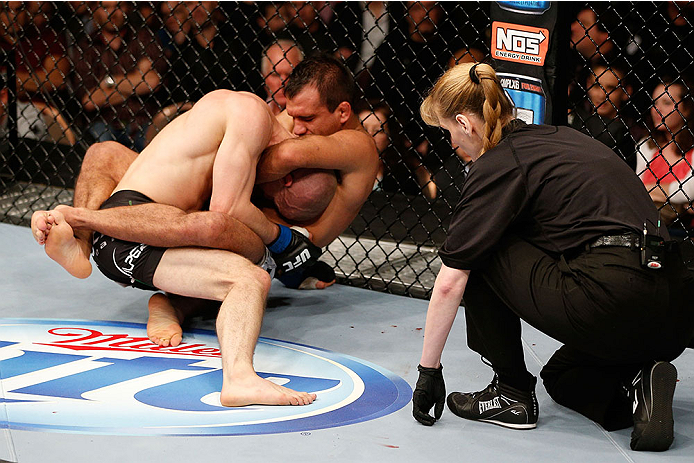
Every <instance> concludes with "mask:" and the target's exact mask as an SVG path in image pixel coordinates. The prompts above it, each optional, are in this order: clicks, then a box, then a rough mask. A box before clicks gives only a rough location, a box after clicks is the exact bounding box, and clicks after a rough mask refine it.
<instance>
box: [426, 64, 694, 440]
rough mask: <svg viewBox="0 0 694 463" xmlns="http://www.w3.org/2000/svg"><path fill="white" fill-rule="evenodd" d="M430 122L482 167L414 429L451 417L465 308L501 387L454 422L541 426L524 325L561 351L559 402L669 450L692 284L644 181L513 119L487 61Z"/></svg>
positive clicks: (457, 225) (466, 207) (446, 272)
mask: <svg viewBox="0 0 694 463" xmlns="http://www.w3.org/2000/svg"><path fill="white" fill-rule="evenodd" d="M421 114H422V118H423V119H424V122H426V123H427V124H429V125H432V126H439V127H442V128H443V129H445V130H447V131H448V132H450V136H451V143H452V144H453V145H457V146H459V147H460V148H461V149H463V150H464V151H465V152H466V153H467V154H468V155H470V156H471V157H472V159H473V161H474V162H473V164H472V167H471V168H470V171H469V174H468V177H467V179H466V181H465V184H464V186H463V190H462V193H461V199H460V202H459V203H458V205H457V206H456V209H455V212H454V214H453V217H452V219H451V224H450V227H449V230H448V235H447V239H446V241H445V243H444V244H443V246H442V248H441V250H440V253H439V254H440V257H441V260H442V262H443V265H442V267H441V271H440V272H439V274H438V276H437V278H436V283H435V285H434V290H433V293H432V296H431V301H430V303H429V308H428V312H427V318H426V330H425V336H424V345H423V349H422V357H421V360H420V365H419V367H418V369H419V372H420V373H419V379H418V381H417V385H416V388H415V391H414V395H413V414H414V417H415V418H416V419H417V420H418V421H419V422H421V423H422V424H425V425H432V424H434V422H435V421H436V420H437V419H439V418H440V417H441V414H442V412H443V403H444V398H445V395H446V391H445V385H444V380H443V374H442V370H443V367H442V366H441V353H442V351H443V348H444V345H445V342H446V338H447V337H448V334H449V331H450V328H451V325H452V323H453V320H454V318H455V316H456V313H457V311H458V306H459V305H460V302H461V299H463V301H464V306H465V320H466V324H467V340H468V346H469V347H470V348H471V349H472V350H474V351H476V352H478V353H479V354H480V355H481V356H482V358H483V360H486V362H488V363H489V364H490V365H491V367H492V368H493V370H494V377H493V379H492V382H491V384H489V386H487V387H486V388H485V389H483V390H481V391H479V392H474V393H460V392H453V393H451V394H450V395H449V396H448V399H447V404H448V408H449V409H450V410H451V411H452V412H453V413H455V414H456V415H458V416H460V417H462V418H466V419H470V420H477V421H484V422H489V423H493V424H497V425H501V426H505V427H509V428H515V429H530V428H534V427H535V426H536V424H537V420H538V415H539V410H538V403H537V399H536V397H535V384H536V381H537V380H536V378H535V377H534V376H533V375H532V374H530V373H529V372H528V370H527V368H526V365H525V360H524V356H523V347H522V344H521V323H520V320H521V319H523V320H525V321H526V322H527V323H529V324H530V325H532V326H534V327H535V328H537V329H539V330H540V331H542V332H543V333H545V334H547V335H549V336H551V337H552V338H554V339H557V340H558V341H560V342H561V343H562V344H563V346H562V347H561V348H560V349H559V350H557V351H556V352H555V353H554V355H553V356H552V358H551V359H550V360H549V361H548V362H547V364H546V365H545V366H544V368H543V369H542V372H541V377H542V380H543V381H544V386H545V388H546V389H547V392H548V393H549V395H550V396H551V397H552V398H553V399H554V400H555V401H556V402H558V403H560V404H562V405H564V406H566V407H569V408H571V409H573V410H575V411H577V412H579V413H581V414H583V415H585V416H586V417H588V418H590V419H592V420H594V421H595V422H597V423H599V424H600V425H602V426H603V427H604V428H605V429H606V430H617V429H623V428H627V427H631V426H633V427H634V430H633V432H632V438H631V448H632V449H634V450H653V451H662V450H666V449H668V448H669V447H670V445H671V444H672V441H673V438H674V423H673V417H672V400H673V395H674V391H675V383H676V381H677V370H676V369H675V367H674V366H673V365H672V364H671V363H669V362H670V361H671V360H673V359H675V358H676V357H677V356H679V355H680V354H681V353H682V352H683V350H684V349H685V347H686V346H687V344H688V343H689V341H690V340H691V339H692V336H693V334H694V311H692V310H691V308H690V307H688V306H687V304H686V302H685V295H686V293H687V292H688V291H691V288H693V287H694V272H692V271H690V270H688V269H687V268H686V267H685V265H684V263H683V259H682V257H681V253H680V251H679V246H678V243H674V242H670V241H668V240H669V237H668V235H667V231H666V230H665V229H664V228H660V227H658V213H657V211H656V209H655V207H654V205H653V202H652V201H651V199H650V197H649V195H648V193H647V192H646V190H645V188H644V186H643V184H642V183H641V182H640V181H639V179H638V178H637V177H636V175H634V172H633V171H631V170H630V169H629V167H628V166H627V165H626V164H625V163H624V161H622V160H621V159H620V158H619V157H618V156H617V155H615V154H614V153H613V152H612V151H611V150H610V149H609V148H607V147H606V146H604V145H603V144H601V143H600V142H598V141H596V140H593V139H592V138H590V137H588V136H586V135H583V134H581V133H579V132H577V131H575V130H573V129H570V128H567V127H554V126H544V125H526V124H524V123H523V122H521V121H519V120H517V119H514V110H513V106H512V103H511V102H510V101H509V99H508V98H507V97H506V95H505V93H504V91H503V89H502V87H501V86H500V84H499V80H498V78H497V76H496V73H495V72H494V69H493V68H492V67H491V66H489V65H487V64H475V65H471V64H460V65H458V66H455V67H453V68H451V69H450V70H449V71H448V72H446V73H445V74H444V75H443V76H442V77H441V78H440V79H439V81H438V82H437V83H436V85H435V86H434V88H433V89H432V90H431V92H430V94H429V95H428V97H427V98H426V99H425V101H424V102H423V103H422V106H421ZM432 407H434V416H433V417H432V416H431V415H430V414H429V411H430V410H431V408H432Z"/></svg>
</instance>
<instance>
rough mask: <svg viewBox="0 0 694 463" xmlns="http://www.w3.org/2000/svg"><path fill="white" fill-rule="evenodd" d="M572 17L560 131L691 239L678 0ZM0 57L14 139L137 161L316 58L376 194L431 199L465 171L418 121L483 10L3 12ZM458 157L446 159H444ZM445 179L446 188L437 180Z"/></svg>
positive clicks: (335, 6) (276, 107) (192, 5)
mask: <svg viewBox="0 0 694 463" xmlns="http://www.w3.org/2000/svg"><path fill="white" fill-rule="evenodd" d="M589 5H590V7H589V8H580V7H577V8H576V11H575V19H574V20H573V22H572V24H571V43H570V47H571V66H572V70H573V73H574V76H573V79H572V80H571V83H570V86H569V89H568V92H569V102H570V104H569V106H570V107H569V117H568V123H569V125H571V126H573V127H575V128H577V129H578V130H582V131H584V132H586V133H588V134H590V135H591V136H593V137H594V138H596V139H598V140H600V141H602V142H603V143H605V144H606V145H608V146H610V147H611V148H612V149H613V150H615V152H616V153H617V154H618V155H620V156H621V157H622V158H624V159H625V161H626V162H628V163H629V164H630V165H631V166H632V168H634V169H635V170H636V172H637V173H638V174H639V175H640V177H641V179H642V180H643V182H644V184H645V185H646V186H647V188H648V189H649V191H650V192H651V196H652V198H653V200H654V201H655V202H656V204H658V205H659V206H661V212H662V214H661V215H662V219H663V223H664V225H667V226H668V227H671V228H672V229H673V230H675V231H676V232H680V231H682V232H684V230H690V229H694V210H693V208H692V206H691V204H692V201H693V200H694V179H692V176H693V172H694V168H693V167H692V153H693V152H694V114H693V110H694V104H693V103H692V96H691V84H690V82H691V80H690V77H691V74H692V68H693V66H692V62H693V61H694V59H693V57H692V53H694V34H693V29H694V28H693V26H692V19H691V18H694V15H693V14H692V13H693V12H692V10H693V8H692V6H691V5H690V4H689V3H687V2H683V3H680V2H660V3H656V4H651V3H649V2H640V3H639V5H638V8H634V5H629V4H627V5H625V6H620V5H618V4H614V3H595V4H593V3H590V4H589ZM0 8H1V10H0V19H1V22H2V30H0V32H1V33H2V40H1V42H2V50H3V52H4V53H5V55H6V57H7V60H8V61H6V62H11V60H12V59H14V62H15V63H16V64H15V66H14V68H13V69H12V72H13V74H14V80H15V82H16V84H17V85H16V89H14V90H13V91H11V90H10V89H8V88H7V85H6V84H4V82H7V80H8V78H9V77H12V75H11V74H8V67H7V66H6V65H3V68H2V76H3V85H2V87H3V88H2V91H1V92H2V93H1V94H0V96H1V98H2V100H1V101H2V104H0V119H1V122H2V127H3V128H2V130H3V133H5V134H6V132H7V126H8V117H7V115H6V112H7V108H8V101H9V100H8V98H9V97H10V95H12V96H15V97H16V111H17V115H18V117H17V121H16V124H17V131H18V132H19V136H20V137H28V138H36V139H40V140H50V141H52V142H57V143H65V144H76V143H91V142H94V141H100V140H108V139H111V140H117V141H119V142H121V143H123V144H125V145H126V146H128V147H131V148H133V149H135V150H138V151H139V150H142V149H143V148H144V147H145V146H146V145H147V143H148V142H149V141H151V139H152V138H153V137H154V136H155V135H156V133H157V132H158V130H160V129H161V128H162V127H163V126H164V125H166V123H167V122H168V121H170V120H171V119H172V118H173V117H175V116H176V115H177V114H180V112H182V111H185V110H187V109H189V108H190V107H191V105H192V104H193V103H194V102H195V101H196V100H198V99H199V98H200V97H201V96H202V95H204V94H205V93H208V92H210V91H212V90H215V89H218V88H226V89H234V90H244V91H250V92H253V93H256V94H258V95H259V96H261V97H263V98H265V99H266V100H267V101H268V104H270V106H271V107H272V109H273V111H274V112H276V113H279V112H280V111H281V110H282V109H283V108H284V106H285V104H286V99H285V97H284V94H283V92H282V82H283V81H284V80H285V79H286V77H287V76H288V75H289V73H291V69H292V68H293V66H294V65H295V64H296V63H298V62H299V61H300V60H301V59H302V58H303V57H304V56H308V55H310V54H312V53H315V52H326V53H331V54H334V55H336V56H339V57H341V58H343V59H344V62H345V63H346V64H347V65H348V67H349V68H350V69H351V70H352V71H353V73H354V75H355V78H356V81H357V83H358V86H359V88H360V89H361V91H362V96H363V98H362V102H361V103H360V104H359V105H357V107H356V108H354V110H355V111H357V112H358V113H359V115H360V118H361V119H362V120H363V122H364V126H365V128H366V129H367V130H368V131H369V133H371V134H372V135H374V137H375V139H376V141H377V144H378V148H379V151H380V153H381V158H382V161H383V167H382V170H381V172H380V174H379V179H378V181H377V183H376V185H375V188H376V189H381V190H385V191H397V192H402V193H406V194H411V195H423V196H424V197H426V198H428V199H429V200H433V199H435V198H437V197H439V196H440V195H441V194H442V189H446V188H447V187H448V186H449V185H448V184H456V183H457V184H459V183H460V181H461V180H460V178H462V175H460V174H462V172H463V169H464V163H465V162H467V161H468V160H469V158H467V156H466V154H465V153H464V152H462V151H461V150H459V149H458V150H455V151H454V149H453V148H452V147H451V146H450V143H449V142H448V140H447V139H446V138H445V134H444V133H442V132H441V131H440V130H438V129H431V128H428V127H427V126H426V125H424V124H423V123H422V121H421V118H420V117H419V112H418V108H419V104H420V102H421V100H422V96H423V95H424V94H425V93H426V91H427V90H428V89H429V88H430V87H431V86H432V85H433V83H434V82H435V81H436V79H437V78H438V77H439V76H440V75H441V74H442V73H443V72H444V71H445V70H446V69H447V68H448V67H450V66H454V65H456V64H457V63H459V62H470V61H485V60H488V57H489V45H488V44H489V42H490V37H489V4H488V3H485V2H482V3H476V2H451V3H447V2H442V3H436V2H302V1H292V2H258V3H256V2H221V3H220V2H210V1H203V2H64V3H53V2H3V3H2V6H0ZM456 154H457V156H456ZM442 173H445V174H447V177H446V176H444V177H445V178H444V179H443V180H441V178H442V175H441V174H442Z"/></svg>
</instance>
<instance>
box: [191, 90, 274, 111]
mask: <svg viewBox="0 0 694 463" xmlns="http://www.w3.org/2000/svg"><path fill="white" fill-rule="evenodd" d="M196 106H199V107H204V108H206V109H208V108H214V107H217V108H222V109H224V110H230V109H239V110H243V109H244V108H245V107H248V106H262V107H264V106H265V102H264V101H263V100H262V99H261V98H260V97H258V96H257V95H254V94H253V93H250V92H237V91H233V90H224V89H220V90H213V91H211V92H210V93H207V94H205V96H203V97H202V98H200V100H198V102H197V103H196Z"/></svg>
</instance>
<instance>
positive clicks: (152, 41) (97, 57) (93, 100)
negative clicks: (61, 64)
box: [73, 2, 166, 150]
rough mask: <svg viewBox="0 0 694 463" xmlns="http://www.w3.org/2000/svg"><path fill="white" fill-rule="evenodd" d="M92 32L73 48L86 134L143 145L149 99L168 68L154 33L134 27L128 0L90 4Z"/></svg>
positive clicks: (150, 112) (149, 113)
mask: <svg viewBox="0 0 694 463" xmlns="http://www.w3.org/2000/svg"><path fill="white" fill-rule="evenodd" d="M89 7H90V9H91V10H92V11H91V12H92V16H93V22H94V32H93V33H92V34H91V35H89V36H88V37H85V38H84V39H82V40H80V42H79V43H78V45H77V47H76V50H75V52H76V53H77V54H79V56H78V57H75V60H74V62H75V74H74V83H73V85H74V88H75V89H76V93H77V96H78V98H79V99H80V101H81V103H82V107H83V110H84V111H85V113H86V117H87V121H86V126H87V129H88V131H89V133H90V134H91V135H92V136H93V137H94V138H95V139H96V140H98V141H107V140H115V141H119V142H120V143H123V144H124V145H126V146H129V147H131V148H133V149H135V150H142V148H143V147H144V144H145V131H146V128H147V125H148V123H149V121H150V120H151V118H152V115H153V114H154V113H155V112H156V108H157V106H158V103H157V102H156V101H153V100H152V99H150V98H147V97H148V95H150V94H151V93H152V92H153V91H155V90H156V89H157V87H158V86H159V84H160V82H161V75H162V72H163V70H164V69H165V67H166V64H165V60H164V59H163V57H161V52H160V47H159V45H158V44H157V41H156V38H155V37H154V35H153V34H152V32H151V31H150V30H149V29H147V28H144V27H143V28H138V29H137V32H135V30H134V29H133V28H132V27H131V24H130V23H129V22H128V20H127V14H128V13H129V12H130V11H131V10H132V5H131V4H130V3H128V2H101V3H100V4H98V5H90V6H89Z"/></svg>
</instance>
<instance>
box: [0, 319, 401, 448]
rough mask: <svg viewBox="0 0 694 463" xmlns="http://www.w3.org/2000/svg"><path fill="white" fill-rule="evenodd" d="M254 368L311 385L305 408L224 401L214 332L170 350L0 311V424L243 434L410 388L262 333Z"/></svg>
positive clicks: (131, 333) (345, 415)
mask: <svg viewBox="0 0 694 463" xmlns="http://www.w3.org/2000/svg"><path fill="white" fill-rule="evenodd" d="M254 360H255V361H254V364H255V368H256V371H257V372H258V374H259V375H260V376H261V377H263V378H266V379H268V380H270V381H273V382H276V383H277V384H281V385H284V386H286V387H290V388H292V389H296V390H301V391H307V392H315V393H316V394H317V395H318V399H317V400H316V401H315V402H314V403H313V404H311V405H306V406H286V407H278V406H247V407H239V408H227V407H223V406H222V405H221V404H220V403H219V391H220V390H221V387H222V367H221V355H220V351H219V344H218V343H217V337H216V335H215V334H214V332H212V331H207V330H193V331H190V332H188V331H187V332H185V333H184V338H183V342H182V343H181V344H180V345H179V346H177V347H167V348H162V347H158V346H156V345H155V344H153V343H152V342H151V341H149V339H147V335H146V328H145V326H144V325H141V324H132V323H119V322H98V321H74V320H45V319H0V386H1V389H0V393H1V394H2V395H1V396H0V404H2V406H0V427H4V428H8V427H9V429H25V430H34V431H58V432H75V433H84V434H112V435H241V434H267V433H279V432H294V431H306V430H311V429H321V428H330V427H335V426H342V425H346V424H352V423H358V422H361V421H367V420H371V419H374V418H378V417H381V416H384V415H387V414H390V413H392V412H395V411H397V410H399V409H400V408H402V407H403V406H405V405H406V404H407V403H409V401H410V399H411V397H412V389H411V388H410V386H409V385H408V384H407V383H406V382H405V381H404V380H403V379H402V378H400V377H398V376H396V375H394V374H393V373H391V372H388V371H386V370H384V369H382V368H380V367H378V366H376V365H373V364H370V363H368V362H365V361H363V360H360V359H357V358H354V357H350V356H346V355H341V354H338V353H335V352H330V351H326V350H323V349H319V348H315V347H310V346H305V345H300V344H294V343H290V342H286V341H280V340H275V339H267V338H260V339H259V341H258V345H257V346H256V351H255V357H254Z"/></svg>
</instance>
